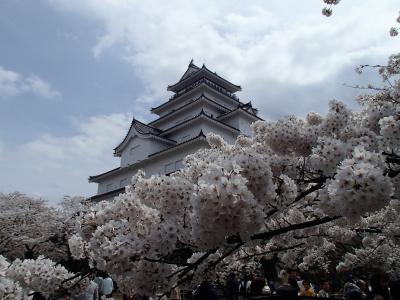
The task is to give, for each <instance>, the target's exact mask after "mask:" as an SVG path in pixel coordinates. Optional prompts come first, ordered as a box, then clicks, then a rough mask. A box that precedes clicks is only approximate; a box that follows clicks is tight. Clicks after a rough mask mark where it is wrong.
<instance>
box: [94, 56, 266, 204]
mask: <svg viewBox="0 0 400 300" xmlns="http://www.w3.org/2000/svg"><path fill="white" fill-rule="evenodd" d="M167 90H168V91H170V92H173V93H174V94H173V95H172V96H171V97H170V98H169V100H168V101H166V102H164V103H162V104H160V105H159V106H157V107H154V108H152V109H151V112H152V113H154V114H156V115H157V116H158V117H157V119H155V120H154V121H151V122H150V123H148V124H144V123H142V122H140V121H138V120H136V119H135V118H133V120H132V123H131V126H130V128H129V130H128V132H127V134H126V136H125V137H124V139H123V140H122V141H121V143H120V144H119V145H118V146H117V147H116V148H114V156H117V157H120V158H121V163H120V166H119V167H117V168H115V169H113V170H110V171H107V172H105V173H102V174H98V175H94V176H90V177H89V182H95V183H97V184H98V190H97V195H95V196H93V197H91V200H96V201H99V200H106V199H112V198H113V197H115V196H117V195H118V194H120V193H122V192H124V187H125V186H126V185H128V184H129V183H130V179H131V178H132V176H133V175H134V174H135V173H136V172H137V171H138V170H139V169H141V170H144V171H145V173H146V176H150V175H152V174H170V173H172V172H174V171H176V170H179V169H180V168H182V160H183V158H184V157H185V156H187V155H188V154H191V153H194V152H195V151H196V150H198V149H199V148H204V147H208V144H207V141H206V134H207V133H209V132H214V133H216V134H219V135H220V136H222V137H223V138H224V139H225V141H227V142H228V143H234V141H235V139H236V137H237V136H238V135H239V134H242V135H250V134H251V130H250V124H251V123H253V122H254V121H257V120H260V118H259V117H258V116H257V109H255V108H253V107H252V105H251V102H248V103H242V102H241V101H240V100H239V98H238V97H237V96H236V95H235V93H236V92H238V91H240V90H241V87H240V86H238V85H235V84H233V83H231V82H229V81H228V80H226V79H224V78H222V77H220V76H219V75H217V73H215V72H212V71H210V70H209V69H207V68H206V67H205V66H204V65H203V66H202V67H201V68H199V67H198V66H196V65H195V64H193V60H192V61H191V62H190V64H189V66H188V68H187V70H186V72H185V73H184V74H183V76H182V77H181V79H180V80H179V81H178V82H177V83H175V84H173V85H170V86H168V88H167Z"/></svg>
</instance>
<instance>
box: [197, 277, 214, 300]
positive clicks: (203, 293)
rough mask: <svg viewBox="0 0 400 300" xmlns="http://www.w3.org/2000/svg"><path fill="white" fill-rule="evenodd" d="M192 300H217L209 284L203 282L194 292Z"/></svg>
mask: <svg viewBox="0 0 400 300" xmlns="http://www.w3.org/2000/svg"><path fill="white" fill-rule="evenodd" d="M193 300H218V296H217V292H216V291H215V289H214V287H213V286H212V285H211V283H210V282H208V281H203V282H202V283H201V284H200V286H199V287H198V288H197V290H196V291H195V292H194V295H193Z"/></svg>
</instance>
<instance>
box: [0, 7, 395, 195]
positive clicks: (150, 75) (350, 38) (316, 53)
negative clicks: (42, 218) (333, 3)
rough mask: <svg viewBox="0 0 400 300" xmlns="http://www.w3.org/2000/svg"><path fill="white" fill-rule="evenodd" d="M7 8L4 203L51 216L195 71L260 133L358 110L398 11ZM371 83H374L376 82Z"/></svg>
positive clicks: (1, 23) (2, 13)
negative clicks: (44, 202)
mask: <svg viewBox="0 0 400 300" xmlns="http://www.w3.org/2000/svg"><path fill="white" fill-rule="evenodd" d="M322 7H323V3H322V1H317V0H315V1H295V0H293V1H289V0H288V1H268V2H267V1H251V2H248V1H225V0H222V1H218V2H216V1H190V2H188V1H168V2H167V1H154V0H149V1H133V0H132V1H128V0H119V1H116V0H115V1H114V0H104V1H97V0H80V1H78V0H32V1H22V0H4V1H1V2H0V108H1V109H0V128H1V130H0V192H10V191H15V190H18V191H21V192H25V193H28V194H31V195H36V196H42V197H45V198H46V199H49V200H51V201H52V202H56V201H58V200H59V199H60V198H61V197H62V195H66V194H68V195H84V196H88V195H91V194H93V193H95V190H96V186H95V185H93V184H88V182H87V177H88V176H89V175H94V174H96V173H99V172H102V171H105V170H108V169H110V168H113V167H115V166H117V164H118V161H117V160H116V159H115V158H113V156H112V149H113V148H114V146H115V145H116V144H118V142H119V141H120V138H121V137H122V136H123V135H124V134H125V133H126V129H127V128H128V126H129V123H130V119H131V117H132V115H134V116H135V117H137V118H139V119H141V120H144V121H150V120H151V119H152V118H154V117H155V116H151V115H150V113H149V110H150V107H152V106H156V105H158V104H160V103H161V102H162V101H165V100H167V99H168V97H169V96H170V95H169V93H168V92H167V91H166V86H167V85H168V84H172V83H174V82H175V81H176V80H177V79H178V78H180V76H181V75H182V73H183V72H184V71H185V68H186V66H187V64H188V62H189V61H190V59H191V58H194V60H195V63H197V64H199V65H201V64H203V63H205V64H206V65H207V66H208V67H209V68H210V69H212V70H214V71H216V72H217V73H218V74H221V75H223V76H225V77H226V78H227V79H229V80H231V81H232V82H234V83H236V84H240V85H241V86H242V88H243V92H241V93H240V94H239V95H238V96H239V97H240V98H241V99H242V100H243V101H248V100H251V101H252V102H253V103H254V105H255V106H257V107H258V108H259V109H260V115H261V116H263V117H264V118H266V119H276V118H279V117H281V116H283V115H286V114H298V115H301V116H304V115H305V114H306V113H307V112H308V111H310V110H313V111H318V112H321V113H324V112H325V111H326V108H327V103H328V101H329V100H330V99H332V98H337V99H339V100H343V101H345V102H346V103H348V104H349V105H350V106H352V107H356V104H355V101H354V98H355V96H356V94H357V93H359V91H356V90H353V89H349V88H346V87H344V86H343V83H349V84H360V83H361V84H362V83H366V82H377V80H378V79H377V78H376V77H374V75H373V73H372V72H367V74H365V75H364V76H363V77H360V76H359V75H357V74H356V73H355V72H354V67H355V65H357V64H358V63H373V64H375V63H385V61H386V58H387V56H388V55H390V54H391V53H393V52H395V51H396V50H398V49H399V46H400V42H399V39H393V38H390V37H389V34H388V31H389V28H390V27H391V26H394V25H396V24H395V20H396V18H397V15H398V10H399V6H398V4H396V1H394V0H393V1H392V0H387V1H373V0H369V1H368V0H367V1H365V0H352V1H349V0H347V1H341V3H340V5H338V6H337V7H335V10H334V15H333V16H332V17H331V18H329V19H328V18H325V17H323V16H322V15H321V13H320V11H321V9H322ZM378 82H379V81H378Z"/></svg>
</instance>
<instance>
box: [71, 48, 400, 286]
mask: <svg viewBox="0 0 400 300" xmlns="http://www.w3.org/2000/svg"><path fill="white" fill-rule="evenodd" d="M365 67H367V66H360V68H361V69H363V68H365ZM399 71H400V55H393V56H391V57H390V58H389V61H388V64H387V65H386V66H379V73H380V74H381V75H382V78H383V80H384V86H383V87H381V88H379V89H378V88H373V90H374V91H375V92H374V93H372V94H367V95H362V96H360V97H359V99H358V101H359V103H360V106H361V108H362V109H361V111H352V110H350V109H349V108H347V107H346V106H345V105H344V104H343V103H341V102H340V101H337V100H332V101H331V102H330V104H329V112H328V114H327V115H326V116H320V115H318V114H316V113H309V114H308V115H307V117H306V119H305V120H303V119H300V118H297V117H295V116H288V117H285V118H283V119H281V120H278V121H276V122H264V121H259V122H256V123H254V124H253V136H252V137H251V138H249V137H244V136H240V137H238V139H237V141H236V143H235V144H234V145H228V144H226V143H225V142H224V140H223V139H222V138H221V137H219V136H217V135H214V134H209V135H208V136H207V139H208V142H209V144H210V148H209V149H204V150H200V151H198V152H196V153H195V154H193V155H190V156H188V157H186V159H185V162H184V168H183V169H182V170H181V171H178V172H175V173H173V174H171V175H170V176H151V177H150V178H146V177H145V176H144V174H143V173H142V172H138V174H136V175H135V176H134V177H133V178H132V183H131V185H130V186H128V187H127V188H126V191H125V193H124V194H121V195H120V196H118V197H116V198H115V199H114V201H113V202H110V203H99V204H98V205H97V206H95V207H93V208H92V209H91V211H90V212H89V213H87V214H86V215H84V216H83V217H82V219H81V221H80V230H79V235H75V236H74V237H73V239H71V240H70V243H71V249H74V253H73V255H74V256H75V257H77V258H79V257H84V256H87V257H89V259H90V260H91V264H92V265H93V266H94V267H96V268H98V269H101V270H105V271H107V272H109V273H110V274H111V276H112V277H113V278H114V279H115V280H116V281H117V283H118V285H119V286H120V287H121V288H122V289H123V290H124V291H125V292H127V293H130V292H137V293H141V294H155V293H156V292H165V291H167V290H168V289H170V288H171V287H173V286H176V285H192V286H193V285H196V284H198V283H200V282H201V281H202V280H204V279H208V280H212V279H214V278H215V276H216V274H217V273H218V272H219V273H223V272H224V270H225V271H226V270H227V267H228V269H229V268H232V267H234V264H232V261H240V260H242V259H247V261H248V260H249V259H251V257H256V256H257V255H268V254H272V253H274V255H278V256H279V259H280V261H281V262H282V263H283V264H284V265H286V266H291V265H296V266H297V265H298V264H299V267H300V268H301V269H302V270H307V269H309V268H310V267H315V266H319V267H320V268H322V269H325V270H329V266H330V265H331V264H332V263H333V264H334V265H335V267H336V269H337V270H338V271H341V270H346V269H351V268H355V267H357V266H361V265H363V264H364V265H365V264H369V263H371V262H375V263H383V262H384V263H383V264H382V266H383V267H385V268H387V270H392V273H397V272H398V271H400V269H399V265H398V262H399V261H400V260H399V259H398V258H399V251H398V250H399V233H398V230H399V229H398V228H399V226H398V224H399V223H398V222H399V219H398V215H399V207H400V206H399V189H400V185H399V183H400V179H399V178H400V175H399V173H400V148H399V147H400V81H399V80H398V79H397V80H396V78H397V77H396V76H397V75H398V74H399ZM246 256H247V257H246ZM387 257H390V259H387ZM299 259H301V261H299ZM385 259H386V261H384V260H385ZM393 275H394V274H393ZM143 277H146V282H143V280H141V279H142V278H143Z"/></svg>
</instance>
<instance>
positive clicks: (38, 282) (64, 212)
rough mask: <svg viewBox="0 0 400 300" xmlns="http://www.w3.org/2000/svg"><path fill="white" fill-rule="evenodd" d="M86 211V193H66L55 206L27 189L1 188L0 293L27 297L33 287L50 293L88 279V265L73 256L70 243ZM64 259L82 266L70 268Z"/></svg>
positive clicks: (80, 285) (4, 296)
mask: <svg viewBox="0 0 400 300" xmlns="http://www.w3.org/2000/svg"><path fill="white" fill-rule="evenodd" d="M84 211H85V205H84V204H83V198H82V197H68V196H66V197H64V199H63V201H62V203H61V208H60V209H56V208H53V207H50V206H48V205H47V203H46V202H45V201H44V200H42V199H34V198H31V197H28V196H26V195H24V194H20V193H10V194H0V223H1V230H0V243H1V247H0V249H1V253H0V254H1V255H0V299H28V298H29V296H30V294H31V292H32V291H34V292H39V293H41V294H42V295H44V296H46V297H49V296H55V295H57V293H62V292H64V291H66V290H68V291H79V290H81V289H83V288H84V287H85V286H86V285H87V283H88V279H87V278H86V277H85V275H86V272H85V269H87V268H82V261H73V262H71V259H72V257H71V254H70V253H71V252H70V249H69V245H68V240H69V238H70V237H71V236H72V235H73V234H74V233H75V225H76V218H77V217H79V215H80V214H82V213H84ZM3 255H4V256H3ZM45 257H46V258H45ZM21 258H23V260H21ZM50 258H51V259H50ZM7 259H9V260H10V261H11V263H10V262H9V261H8V260H7ZM62 264H64V265H68V266H78V267H80V270H79V271H81V272H80V273H77V274H74V273H71V272H70V271H68V270H67V269H66V268H65V267H64V266H63V265H62ZM83 265H84V262H83ZM75 269H77V268H75Z"/></svg>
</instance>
